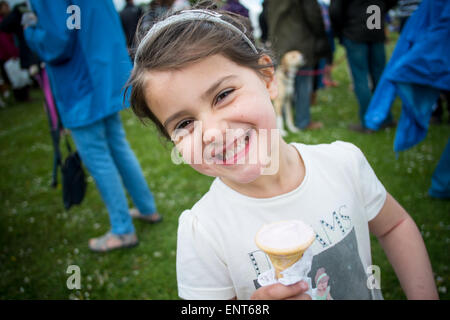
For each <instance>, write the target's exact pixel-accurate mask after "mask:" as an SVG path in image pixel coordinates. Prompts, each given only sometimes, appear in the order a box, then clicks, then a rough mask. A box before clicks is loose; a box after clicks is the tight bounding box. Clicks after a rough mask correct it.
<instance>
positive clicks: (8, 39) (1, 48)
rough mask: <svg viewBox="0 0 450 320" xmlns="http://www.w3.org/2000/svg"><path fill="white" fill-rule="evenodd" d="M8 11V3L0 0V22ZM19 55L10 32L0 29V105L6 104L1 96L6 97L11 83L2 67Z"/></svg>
mask: <svg viewBox="0 0 450 320" xmlns="http://www.w3.org/2000/svg"><path fill="white" fill-rule="evenodd" d="M9 13H10V8H9V4H8V2H6V1H0V24H1V22H2V20H3V19H4V18H5V17H6V16H7V15H8V14H9ZM18 56H19V49H17V47H16V45H15V43H14V36H13V35H12V34H11V33H6V32H2V31H0V72H1V77H0V79H1V80H2V83H1V85H0V86H1V87H0V106H2V107H4V106H6V103H5V102H4V101H3V100H2V99H3V97H5V98H8V97H9V94H10V91H9V87H10V85H11V83H10V81H9V78H8V74H7V73H6V70H5V68H4V65H5V63H6V61H8V60H9V59H11V58H16V57H18Z"/></svg>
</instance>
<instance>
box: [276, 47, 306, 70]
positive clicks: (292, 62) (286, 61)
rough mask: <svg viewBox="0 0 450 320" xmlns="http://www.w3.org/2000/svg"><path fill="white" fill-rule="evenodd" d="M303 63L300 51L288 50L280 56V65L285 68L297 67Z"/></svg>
mask: <svg viewBox="0 0 450 320" xmlns="http://www.w3.org/2000/svg"><path fill="white" fill-rule="evenodd" d="M304 64H305V59H304V57H303V54H301V52H300V51H297V50H292V51H288V52H286V53H285V54H284V55H283V58H281V66H282V67H283V69H285V70H289V69H297V68H298V67H301V66H303V65H304Z"/></svg>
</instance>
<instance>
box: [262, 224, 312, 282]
mask: <svg viewBox="0 0 450 320" xmlns="http://www.w3.org/2000/svg"><path fill="white" fill-rule="evenodd" d="M262 229H263V228H262ZM262 229H261V230H260V231H259V232H258V233H257V234H256V237H255V242H256V245H257V246H258V247H259V248H260V249H261V250H262V251H264V252H265V253H266V254H267V256H268V257H269V259H270V261H271V262H272V265H273V267H274V268H275V275H276V277H277V279H280V278H282V277H283V275H282V274H281V272H282V271H284V270H285V269H287V268H289V267H290V266H292V265H293V264H294V263H296V262H297V261H298V260H300V259H301V258H302V256H303V254H304V253H305V251H306V250H307V249H308V248H309V246H310V245H311V244H312V243H313V242H314V239H315V235H314V234H313V235H312V236H311V237H310V238H308V239H307V240H306V241H305V242H303V243H302V244H300V245H298V246H296V247H291V248H283V249H280V248H271V247H269V246H267V245H265V244H263V243H261V241H260V239H259V234H260V232H261V231H262Z"/></svg>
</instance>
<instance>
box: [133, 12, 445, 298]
mask: <svg viewBox="0 0 450 320" xmlns="http://www.w3.org/2000/svg"><path fill="white" fill-rule="evenodd" d="M139 33H140V34H139V35H138V39H137V44H138V47H137V50H136V54H135V64H134V68H133V72H132V75H131V77H130V79H129V83H128V84H129V87H128V88H129V89H130V90H131V94H130V100H131V101H130V102H131V105H132V108H133V110H134V112H135V113H136V115H137V116H138V117H140V118H147V119H150V120H152V121H153V122H154V123H155V124H156V126H157V128H158V129H159V131H160V132H161V134H162V135H164V136H165V137H167V138H168V139H171V140H172V141H173V143H174V145H175V146H176V148H177V150H178V151H179V152H180V153H181V154H182V156H183V159H185V162H187V163H189V165H190V166H191V167H192V168H193V169H194V170H196V171H198V172H200V173H202V174H205V175H208V176H213V177H216V179H215V180H214V182H213V183H212V185H211V187H210V190H209V191H208V192H207V193H206V194H205V195H204V196H203V197H202V198H201V199H200V200H199V201H198V202H197V203H196V204H195V205H194V206H193V208H192V209H190V210H186V211H184V212H183V213H182V215H181V216H180V219H179V227H178V242H177V280H178V293H179V296H180V297H181V298H184V299H232V298H237V299H249V298H253V299H309V298H310V297H309V296H308V295H307V294H305V291H306V290H307V289H308V287H307V284H306V282H303V281H302V282H299V283H297V284H294V285H291V286H284V285H282V284H279V283H278V284H274V285H270V286H264V287H260V286H259V284H258V282H257V280H256V279H257V276H258V275H259V274H261V272H263V271H265V269H267V268H270V264H269V263H268V262H267V259H264V258H262V259H260V258H257V257H261V255H262V256H263V254H262V253H261V252H260V251H258V248H257V247H256V245H255V243H254V236H255V234H256V232H257V230H258V229H259V228H260V227H261V226H262V225H263V224H266V223H270V222H274V221H278V220H289V219H301V220H303V221H305V222H306V223H308V224H309V225H311V226H312V227H313V229H314V230H315V231H316V234H317V236H316V241H315V242H314V244H313V245H312V246H311V248H312V250H313V252H314V255H315V256H314V258H313V266H314V263H315V261H320V264H321V266H323V267H325V268H326V270H327V273H328V274H329V275H330V277H332V278H333V279H336V281H335V282H334V284H333V290H335V289H334V288H336V290H337V291H336V292H334V291H333V292H332V295H333V298H335V299H351V298H354V297H356V298H367V299H375V298H381V292H377V291H376V290H372V289H369V288H367V285H366V283H367V274H366V270H367V268H368V267H369V266H370V265H371V264H372V262H371V256H370V237H369V230H370V231H371V232H372V233H373V234H375V235H376V236H377V237H378V239H379V240H380V242H381V243H382V246H383V247H384V249H385V251H386V253H387V254H388V257H389V259H390V261H391V262H392V264H393V266H394V268H395V270H396V271H397V274H398V276H399V279H400V282H401V283H402V285H403V288H404V290H405V292H406V294H407V296H408V297H409V298H436V297H437V293H436V288H435V285H434V282H433V276H432V271H431V266H430V262H429V259H428V256H427V252H426V249H425V246H424V243H423V241H422V238H421V236H420V233H419V231H418V230H417V228H416V226H415V224H414V222H413V221H412V219H411V218H410V217H409V215H408V214H407V213H406V212H405V210H404V209H403V208H402V207H401V206H400V205H399V204H398V203H397V202H396V201H395V200H394V199H393V198H392V197H391V196H390V195H389V194H388V193H387V192H386V190H385V189H384V187H383V185H382V184H381V183H380V181H379V180H378V179H377V177H376V176H375V174H374V172H373V170H372V169H371V167H370V165H369V164H368V162H367V160H366V159H365V157H364V155H363V154H362V153H361V151H360V150H359V149H358V148H357V147H355V146H354V145H352V144H349V143H344V142H335V143H332V144H329V145H317V146H307V145H304V144H300V143H291V144H288V143H286V142H285V141H284V140H283V139H282V138H281V136H280V135H279V134H278V135H277V134H272V133H273V132H275V133H276V132H277V127H276V116H275V112H274V109H273V105H272V103H271V100H272V99H274V98H275V97H276V96H277V93H278V92H277V83H276V80H275V77H274V64H273V60H272V58H271V54H270V53H269V52H267V51H266V50H264V49H260V48H256V46H255V44H254V40H253V39H252V35H251V32H250V27H249V25H248V20H245V19H244V18H242V17H240V16H238V15H235V14H232V13H229V12H221V11H213V10H198V9H194V10H187V11H180V12H176V13H174V14H172V15H170V16H167V17H164V18H163V19H162V20H161V21H159V22H157V23H156V24H155V25H153V27H152V28H151V29H150V30H140V31H139ZM229 137H232V138H231V139H229ZM196 141H197V146H196V143H195V142H196ZM198 141H200V146H198ZM205 150H206V151H207V152H205ZM261 150H266V151H267V152H263V153H261ZM262 155H263V156H262ZM196 160H197V161H196ZM274 163H276V166H275V168H276V170H273V168H274V166H273V164H274ZM405 239H408V240H407V241H406V240H405ZM347 243H348V244H350V245H347ZM405 252H408V254H407V255H406V254H405ZM315 259H316V260H315ZM346 270H348V271H346ZM348 283H350V284H352V285H353V288H354V290H341V291H339V284H342V286H344V285H345V284H348ZM342 288H344V287H342Z"/></svg>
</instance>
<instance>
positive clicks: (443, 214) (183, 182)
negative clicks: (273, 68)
mask: <svg viewBox="0 0 450 320" xmlns="http://www.w3.org/2000/svg"><path fill="white" fill-rule="evenodd" d="M392 48H393V43H392V42H391V43H390V44H389V45H388V52H391V51H392ZM343 55H344V52H343V50H342V48H341V47H338V51H337V54H336V61H339V64H338V65H337V66H336V68H335V69H334V70H333V76H334V78H335V79H336V80H337V81H339V82H340V86H339V87H338V88H332V89H327V90H322V91H320V93H319V96H318V105H317V106H314V107H312V117H313V120H320V121H322V122H323V123H324V125H325V128H324V129H322V130H319V131H314V132H302V133H299V134H291V135H290V136H289V137H288V139H287V140H288V141H289V142H290V141H298V142H303V143H308V144H316V143H330V142H332V141H335V140H344V141H349V142H352V143H354V144H356V145H357V146H358V147H360V148H361V149H362V151H363V152H364V153H365V155H366V157H367V159H368V160H369V162H370V163H371V165H372V166H373V168H374V170H375V172H376V173H377V175H378V177H379V179H380V180H381V181H382V183H383V184H384V185H385V187H386V188H387V190H388V191H389V192H390V193H391V194H392V195H393V196H394V197H395V198H396V199H397V200H398V201H399V202H400V203H401V204H402V205H403V206H404V207H405V208H406V210H407V211H408V212H409V213H410V214H411V216H412V217H413V218H414V220H415V221H416V223H417V225H418V227H419V228H420V230H421V232H422V235H423V237H424V240H425V243H426V245H427V248H428V252H429V255H430V259H431V262H432V265H433V270H434V273H435V279H436V282H437V285H438V287H439V288H440V289H439V290H440V297H441V298H444V299H449V298H450V293H448V292H447V288H450V276H449V274H450V273H449V254H448V252H449V251H448V246H449V243H450V239H449V231H450V218H449V214H450V202H449V201H440V200H435V199H431V198H430V197H428V195H427V190H428V188H429V186H430V182H431V175H432V173H433V170H434V168H435V167H436V165H437V163H438V160H439V158H440V155H441V153H442V151H443V150H444V147H445V144H446V142H447V139H448V137H449V136H450V126H448V125H440V126H431V128H430V130H429V132H428V136H427V138H426V139H425V140H424V141H423V142H422V143H420V144H419V145H417V146H416V147H414V148H412V149H410V150H408V151H406V152H403V153H400V154H399V155H398V159H396V155H395V153H394V152H393V141H394V134H395V131H394V130H384V131H380V132H377V133H375V134H372V135H362V134H357V133H354V132H350V131H349V130H347V128H346V126H347V124H348V123H351V122H357V121H358V118H357V103H356V99H355V96H354V94H353V93H352V92H351V90H350V89H349V78H348V74H347V71H346V62H345V60H343V59H342V57H343ZM32 96H33V98H34V99H35V101H34V102H32V103H28V104H14V105H12V106H10V107H8V108H6V109H1V110H0V146H1V149H0V206H1V214H0V299H75V298H77V299H177V298H178V297H177V287H176V272H175V251H176V231H177V220H178V217H179V215H180V213H181V212H182V211H183V210H184V209H186V208H190V207H191V206H192V205H193V204H194V203H195V202H196V201H197V200H198V199H199V198H200V197H201V195H202V194H203V193H205V192H206V191H207V190H208V188H209V184H210V183H211V181H212V178H209V177H204V176H201V175H200V174H198V173H196V172H195V171H193V170H192V169H190V168H189V167H187V166H184V165H183V166H176V165H174V164H172V162H171V161H170V150H171V149H170V145H168V144H167V145H165V144H164V143H161V141H160V139H159V138H158V136H157V134H156V131H155V129H154V128H153V127H144V126H143V125H141V124H140V123H139V122H138V120H137V119H135V117H134V116H133V115H132V114H131V112H130V111H124V112H122V119H123V123H124V126H125V129H126V132H127V136H128V140H129V142H130V144H131V146H132V148H133V150H134V151H135V153H136V155H137V157H138V159H139V161H140V163H141V165H142V167H143V171H144V174H145V176H146V179H147V181H148V183H149V185H150V187H151V189H152V191H153V193H154V195H155V199H156V202H157V206H158V209H159V211H160V212H161V213H162V214H163V215H164V218H165V220H164V222H163V223H162V224H159V225H148V224H145V223H140V222H139V221H138V222H135V226H136V230H137V233H138V236H139V239H140V245H139V246H138V247H136V248H134V249H131V250H124V251H117V252H111V253H108V254H95V253H91V252H90V251H89V250H88V248H87V241H88V239H89V238H91V237H96V236H99V235H101V234H103V233H105V232H106V231H107V230H108V229H109V220H108V214H107V211H106V209H105V207H104V205H103V202H102V200H101V199H100V195H99V193H98V191H97V189H96V187H95V184H94V182H93V180H92V178H90V177H89V178H88V191H87V195H86V198H85V200H84V202H83V203H82V205H81V206H77V207H74V208H72V209H71V210H70V211H68V212H66V211H65V210H64V208H63V205H62V199H61V189H60V188H58V189H52V188H51V187H50V182H51V168H52V161H53V160H52V153H53V151H52V145H51V140H50V136H49V130H48V124H47V118H46V115H45V113H44V111H43V108H42V94H41V93H40V92H39V91H33V92H32ZM400 106H401V104H400V102H399V101H396V102H395V104H394V114H395V116H396V118H397V119H398V117H399V114H400ZM446 116H448V115H446ZM130 205H131V202H130ZM372 256H373V263H374V264H376V265H379V266H380V268H381V285H382V289H383V293H384V297H385V298H386V299H404V298H405V297H404V294H403V292H402V290H401V288H400V286H399V283H398V280H397V278H396V276H395V274H394V272H393V270H392V267H391V266H390V264H389V262H388V261H387V259H386V256H385V254H384V252H383V251H382V249H381V247H380V246H379V244H378V243H377V241H376V240H375V239H373V241H372ZM72 264H74V265H78V266H79V267H80V269H81V285H82V288H81V290H69V289H67V287H66V281H67V278H68V277H69V275H68V274H66V270H67V267H68V266H69V265H72Z"/></svg>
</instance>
